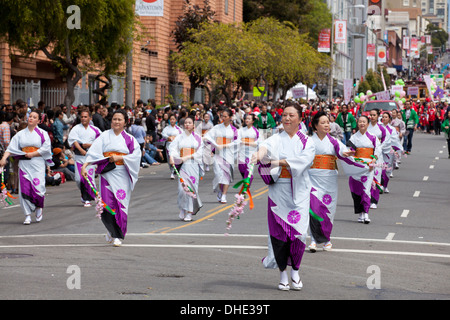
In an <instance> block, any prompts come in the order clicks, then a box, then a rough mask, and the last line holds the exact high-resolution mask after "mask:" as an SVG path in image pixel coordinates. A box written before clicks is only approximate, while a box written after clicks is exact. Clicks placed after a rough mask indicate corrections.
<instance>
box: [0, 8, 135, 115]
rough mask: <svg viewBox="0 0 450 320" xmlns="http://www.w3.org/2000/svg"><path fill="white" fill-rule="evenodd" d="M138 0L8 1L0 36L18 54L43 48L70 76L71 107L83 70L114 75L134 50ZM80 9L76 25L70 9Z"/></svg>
mask: <svg viewBox="0 0 450 320" xmlns="http://www.w3.org/2000/svg"><path fill="white" fill-rule="evenodd" d="M134 2H135V1H134V0H97V1H85V0H41V1H32V0H3V1H2V3H1V10H0V21H2V23H0V39H2V40H6V42H7V43H8V44H9V46H10V48H11V50H12V51H13V52H14V53H17V52H19V53H20V54H22V55H24V56H27V57H28V56H32V55H34V54H36V53H38V52H39V51H41V52H43V53H44V54H45V55H46V57H47V58H48V59H50V60H51V61H53V62H54V65H55V66H56V67H57V68H58V69H59V70H60V74H61V76H62V77H64V78H65V79H66V84H67V94H66V97H65V99H64V101H65V104H66V105H67V106H68V107H69V108H68V109H70V106H71V105H72V103H73V102H74V100H75V95H74V89H75V86H76V85H77V83H78V81H79V80H80V79H81V78H82V74H83V72H88V71H92V70H99V69H101V70H102V71H100V72H99V73H101V74H105V75H109V74H111V73H113V72H115V71H117V69H118V68H119V66H120V65H121V64H122V63H123V61H124V60H125V57H126V54H127V53H128V52H129V50H130V49H131V44H132V42H131V41H129V39H130V38H131V37H132V36H133V29H134V28H133V26H134V24H135V22H136V19H135V15H134V8H133V5H134ZM69 7H71V8H78V10H79V15H78V17H77V18H78V19H79V21H78V22H77V21H75V22H77V23H75V27H70V26H71V25H73V24H74V22H73V21H71V19H72V16H71V15H72V12H73V11H71V10H68V8H69Z"/></svg>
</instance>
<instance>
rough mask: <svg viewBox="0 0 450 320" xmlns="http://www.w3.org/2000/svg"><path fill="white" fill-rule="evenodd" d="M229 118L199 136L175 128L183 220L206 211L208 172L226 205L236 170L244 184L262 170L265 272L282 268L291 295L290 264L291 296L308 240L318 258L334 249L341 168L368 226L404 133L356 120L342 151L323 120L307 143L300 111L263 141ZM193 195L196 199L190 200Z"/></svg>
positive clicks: (289, 112)
mask: <svg viewBox="0 0 450 320" xmlns="http://www.w3.org/2000/svg"><path fill="white" fill-rule="evenodd" d="M231 115H232V114H231V112H229V111H228V110H225V111H224V112H223V113H222V115H221V120H222V123H220V124H218V125H216V126H214V127H212V128H211V129H209V130H207V131H203V132H202V133H201V134H200V133H199V132H197V133H196V132H195V128H194V123H193V121H192V120H188V121H187V123H186V122H185V131H184V132H183V130H181V129H180V128H178V129H179V130H177V131H179V132H180V133H179V135H176V137H174V138H173V140H172V142H171V143H170V145H169V146H168V156H169V159H170V160H169V163H170V165H174V166H175V167H177V169H176V170H177V174H178V175H179V176H180V181H182V182H180V183H179V185H178V206H179V209H180V214H179V218H180V219H181V220H185V221H191V220H192V215H195V214H196V213H197V212H198V211H199V210H200V208H201V207H202V203H201V200H200V196H199V195H198V190H199V189H198V186H199V181H200V180H201V178H202V177H203V175H204V169H203V168H204V166H205V165H206V164H212V165H213V169H214V179H213V189H214V191H215V192H216V193H217V200H218V201H219V202H221V203H226V201H227V200H226V195H227V193H228V188H229V185H230V184H231V183H232V182H233V178H234V176H235V173H234V172H235V169H236V164H237V169H238V171H239V172H240V174H241V175H242V178H244V179H245V178H247V176H248V174H249V165H250V164H257V165H258V172H259V174H260V175H261V177H262V179H263V181H264V182H265V183H266V184H267V185H269V194H268V226H269V242H268V247H269V250H268V255H267V257H266V258H265V259H264V260H263V263H264V266H265V267H267V268H276V267H278V268H279V269H280V271H281V279H280V284H279V289H280V290H289V288H290V286H289V283H288V276H287V273H286V266H287V264H288V262H289V263H290V264H291V265H292V271H291V278H292V286H293V289H295V290H299V289H301V287H302V282H301V280H300V277H299V275H298V269H299V266H300V262H301V259H302V256H303V252H304V251H305V247H306V235H307V234H308V233H309V234H310V237H311V244H310V245H309V250H310V251H311V252H315V251H316V250H317V243H323V250H325V251H327V250H331V248H332V244H331V232H332V228H333V221H334V216H335V213H336V207H337V198H338V170H337V169H338V165H337V163H339V164H340V167H341V168H342V170H343V172H344V173H345V174H346V175H347V176H348V177H349V188H350V191H351V195H352V200H353V205H354V213H355V214H357V217H358V218H357V221H358V222H360V223H364V224H369V223H370V222H371V219H370V218H369V211H370V210H371V209H376V208H377V205H378V204H379V202H380V194H381V193H383V192H384V193H389V190H388V184H389V179H390V178H391V177H392V175H393V173H392V172H393V169H394V168H395V167H398V164H399V162H400V157H401V155H402V153H403V147H402V143H401V138H400V128H399V126H393V125H392V124H391V122H392V115H391V114H390V113H389V112H384V113H383V114H380V111H379V110H372V111H371V112H370V116H369V117H367V116H361V117H359V118H358V121H357V126H358V131H357V132H356V133H355V134H353V135H352V136H351V137H350V139H349V141H348V143H347V145H344V144H343V143H342V142H341V141H340V140H337V139H336V138H333V137H332V136H331V135H330V134H329V132H330V121H329V118H328V116H327V114H326V113H323V112H318V113H317V114H316V115H315V116H314V118H313V120H312V128H313V131H314V133H313V135H312V136H308V135H307V134H306V132H305V130H304V129H302V128H304V126H302V117H301V116H302V109H301V107H300V106H298V105H291V106H288V107H286V108H285V110H284V112H283V118H282V124H283V130H282V132H280V133H277V134H275V135H273V136H271V137H270V138H267V139H263V138H262V135H261V133H260V132H259V131H258V130H257V129H256V128H255V127H253V122H254V119H255V118H254V116H253V115H252V114H248V115H246V117H245V127H243V128H241V129H239V130H238V129H236V128H235V127H234V126H233V124H232V123H231ZM380 119H381V121H380ZM186 125H187V126H186ZM168 130H170V129H168ZM163 135H164V133H163ZM252 179H253V175H252ZM186 186H188V187H189V188H186ZM188 189H189V190H191V191H193V192H187V190H188ZM194 194H195V196H193V195H194Z"/></svg>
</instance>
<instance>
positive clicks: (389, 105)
mask: <svg viewBox="0 0 450 320" xmlns="http://www.w3.org/2000/svg"><path fill="white" fill-rule="evenodd" d="M373 109H379V110H380V112H381V113H383V112H384V111H392V110H394V109H397V111H400V110H401V108H400V104H399V103H398V102H397V101H394V100H369V101H366V102H364V104H363V105H362V108H361V114H362V115H365V116H368V115H369V113H370V110H373Z"/></svg>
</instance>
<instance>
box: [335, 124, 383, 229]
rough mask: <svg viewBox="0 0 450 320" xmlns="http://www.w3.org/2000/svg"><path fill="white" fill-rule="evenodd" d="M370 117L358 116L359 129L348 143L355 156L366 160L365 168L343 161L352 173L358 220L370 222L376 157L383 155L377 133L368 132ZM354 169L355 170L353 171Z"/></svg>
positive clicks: (351, 186) (349, 172)
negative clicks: (352, 165)
mask: <svg viewBox="0 0 450 320" xmlns="http://www.w3.org/2000/svg"><path fill="white" fill-rule="evenodd" d="M369 123H370V122H369V118H368V117H366V116H360V117H359V118H358V131H357V132H356V133H355V134H354V135H352V136H351V137H350V140H349V142H347V145H348V146H349V147H350V148H352V149H353V150H355V151H356V153H355V158H356V159H361V161H362V162H361V163H364V162H365V166H364V167H363V168H356V167H353V168H348V166H346V164H345V163H342V165H343V167H344V170H345V171H346V173H348V174H349V175H350V178H349V186H350V192H351V194H352V198H353V205H354V208H355V214H358V215H359V217H358V222H360V223H365V224H368V223H370V218H369V208H370V206H371V196H372V190H373V188H376V186H375V185H374V183H375V182H374V174H375V170H377V169H379V168H375V167H374V165H375V163H376V159H379V158H381V157H382V153H381V147H380V142H379V141H378V138H377V137H376V136H375V135H372V134H371V133H369V132H368V130H367V128H368V126H369ZM352 171H353V172H352Z"/></svg>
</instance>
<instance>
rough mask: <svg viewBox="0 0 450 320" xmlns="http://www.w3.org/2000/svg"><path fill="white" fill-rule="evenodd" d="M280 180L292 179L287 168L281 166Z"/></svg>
mask: <svg viewBox="0 0 450 320" xmlns="http://www.w3.org/2000/svg"><path fill="white" fill-rule="evenodd" d="M280 178H285V179H290V178H292V175H291V172H290V171H289V169H288V168H287V167H285V166H281V173H280Z"/></svg>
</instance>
